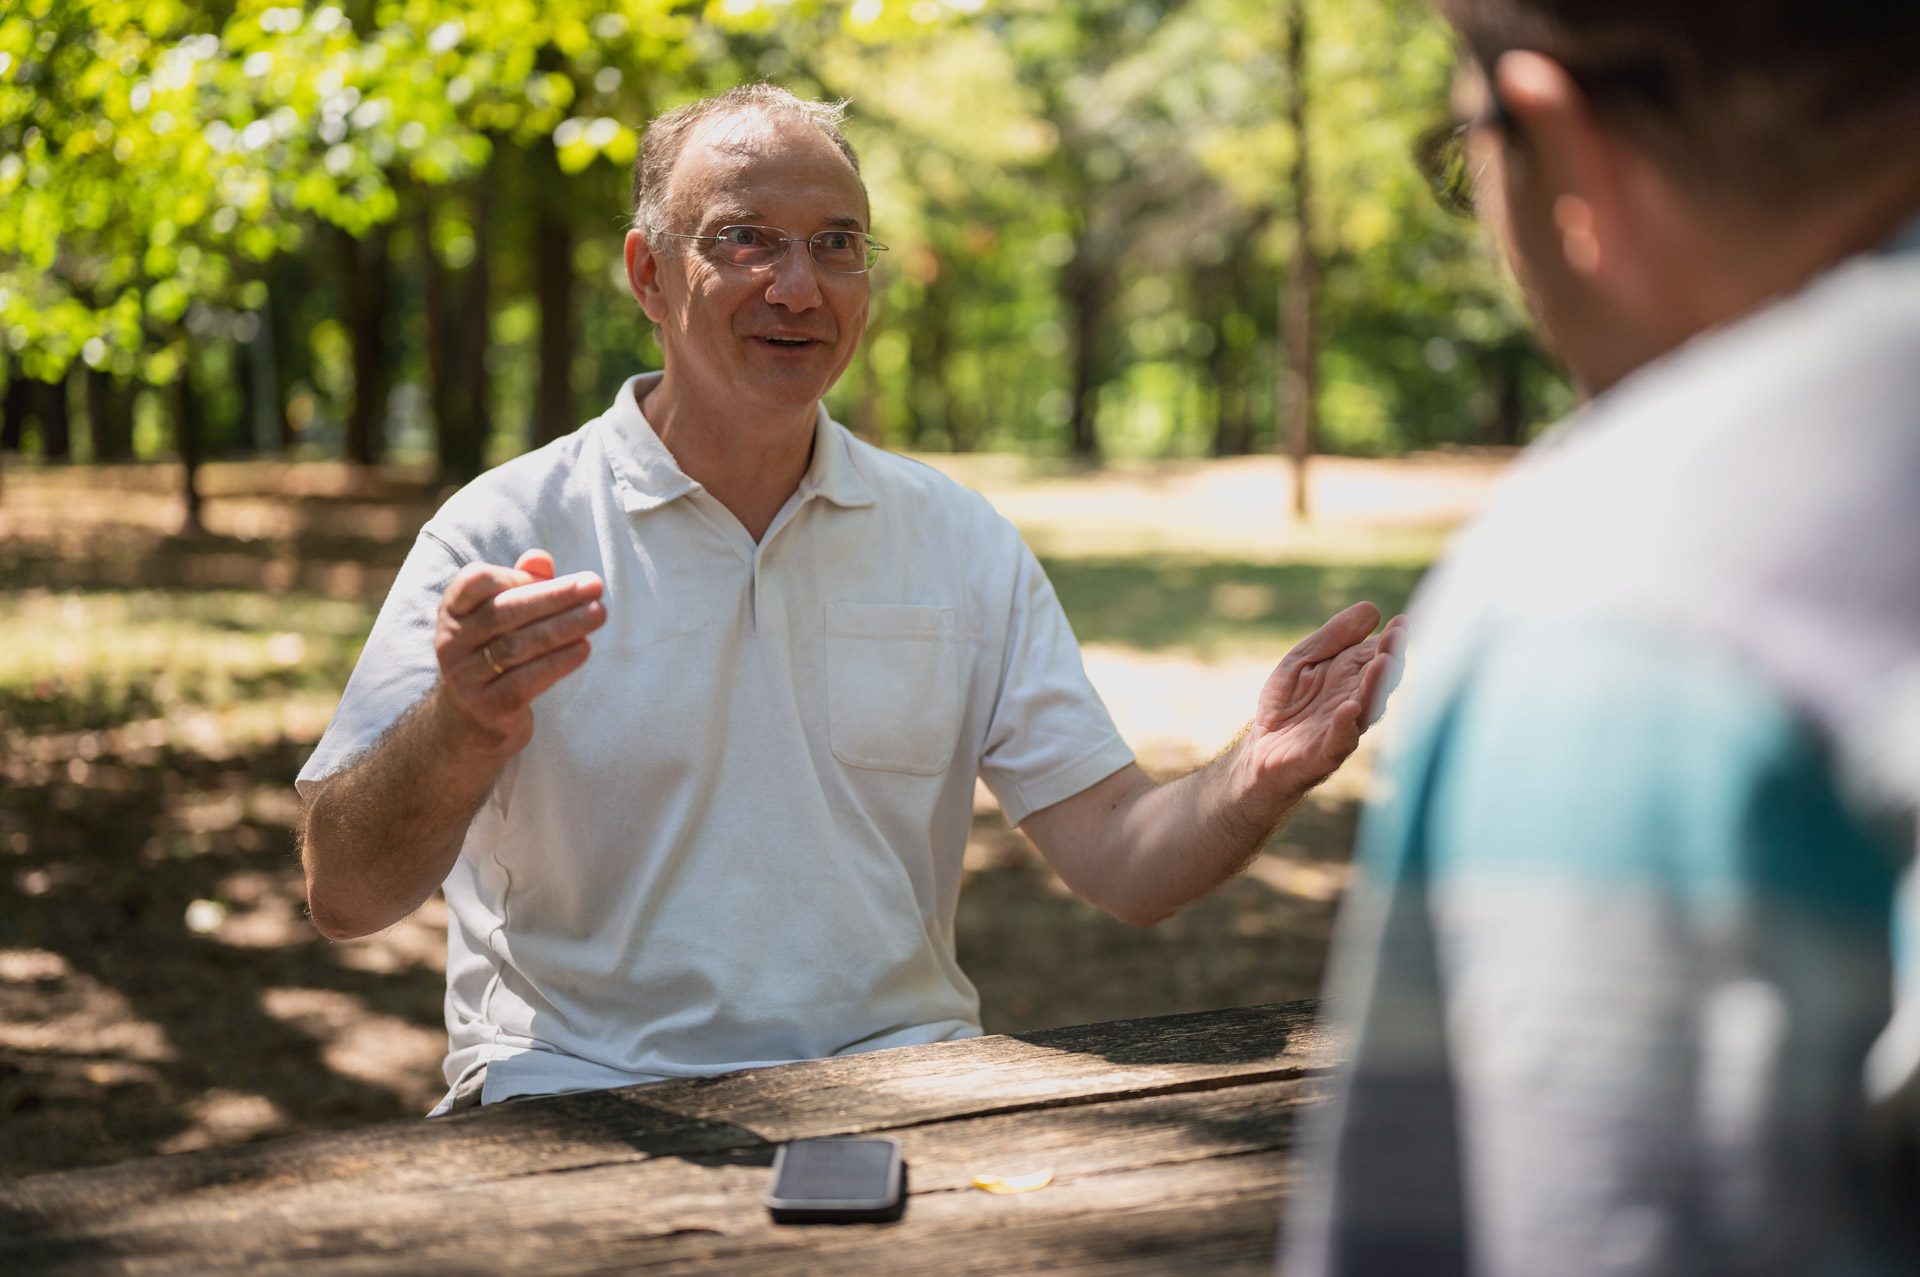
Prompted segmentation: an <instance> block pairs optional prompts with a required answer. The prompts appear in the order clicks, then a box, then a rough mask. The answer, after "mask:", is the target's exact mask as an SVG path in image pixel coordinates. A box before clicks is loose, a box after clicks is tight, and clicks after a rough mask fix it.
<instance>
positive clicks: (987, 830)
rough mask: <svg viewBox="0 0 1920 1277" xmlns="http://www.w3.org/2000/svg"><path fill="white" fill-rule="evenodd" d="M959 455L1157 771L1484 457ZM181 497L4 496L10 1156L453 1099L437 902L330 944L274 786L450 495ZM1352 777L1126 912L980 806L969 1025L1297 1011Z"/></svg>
mask: <svg viewBox="0 0 1920 1277" xmlns="http://www.w3.org/2000/svg"><path fill="white" fill-rule="evenodd" d="M943 464H946V465H947V466H948V468H949V469H950V470H951V471H952V472H953V473H955V474H956V477H959V478H961V479H962V480H963V481H965V482H970V483H973V484H974V485H975V486H977V487H980V488H981V489H982V490H983V491H986V492H987V493H988V495H989V496H990V497H992V498H993V499H994V500H995V501H996V503H997V504H999V505H1000V506H1001V508H1002V509H1003V510H1005V511H1006V512H1007V513H1008V514H1009V515H1010V517H1013V518H1015V519H1016V521H1017V522H1020V523H1021V525H1022V528H1023V531H1025V532H1027V534H1028V536H1029V539H1030V541H1031V542H1032V543H1033V544H1034V545H1035V548H1036V550H1037V551H1038V552H1039V553H1041V554H1042V556H1043V558H1044V559H1045V560H1046V562H1047V565H1048V569H1049V572H1050V574H1051V575H1052V576H1053V577H1054V580H1055V582H1056V585H1057V587H1058V588H1059V591H1060V594H1061V597H1062V599H1063V602H1065V604H1066V605H1067V608H1068V611H1069V615H1070V616H1071V617H1072V619H1073V621H1074V623H1075V627H1076V631H1077V632H1078V633H1079V634H1080V635H1081V637H1082V638H1083V640H1084V641H1085V646H1086V651H1087V659H1088V666H1089V670H1090V672H1091V673H1092V675H1093V677H1094V679H1095V682H1096V684H1097V685H1098V686H1099V687H1100V690H1101V692H1102V695H1103V696H1104V697H1105V698H1106V699H1107V701H1108V703H1109V705H1110V707H1111V708H1112V709H1113V711H1114V714H1115V718H1116V721H1118V722H1119V724H1120V726H1121V729H1122V731H1123V732H1124V733H1125V734H1126V735H1127V736H1128V739H1129V740H1130V741H1132V742H1133V743H1134V745H1135V747H1136V749H1137V750H1138V752H1139V753H1140V755H1141V758H1142V761H1143V763H1145V764H1146V765H1148V766H1149V767H1150V768H1151V769H1153V770H1156V771H1161V772H1172V771H1177V770H1180V769H1183V768H1185V767H1187V766H1190V765H1192V764H1193V763H1195V762H1197V761H1199V760H1201V759H1203V758H1204V757H1205V756H1207V755H1208V754H1210V753H1211V752H1212V751H1213V750H1215V749H1217V748H1218V747H1220V746H1221V745H1223V744H1225V743H1226V741H1227V740H1228V739H1230V738H1231V736H1232V735H1233V733H1234V732H1235V731H1236V730H1237V729H1238V727H1239V725H1240V723H1241V722H1243V721H1244V718H1245V714H1246V712H1247V709H1248V707H1250V705H1251V699H1252V692H1253V690H1254V689H1255V688H1257V687H1258V685H1259V681H1260V679H1261V678H1262V677H1263V674H1264V671H1265V669H1266V668H1268V667H1270V665H1271V663H1272V662H1273V661H1274V660H1276V659H1278V657H1279V655H1280V654H1282V653H1283V652H1284V650H1285V647H1286V645H1287V644H1288V643H1290V642H1291V641H1292V640H1293V639H1294V638H1296V637H1298V635H1299V634H1301V633H1304V632H1305V631H1306V630H1307V629H1308V628H1310V627H1311V624H1312V623H1313V621H1314V620H1315V619H1317V618H1318V617H1322V616H1324V615H1326V613H1327V612H1329V611H1331V610H1332V609H1333V608H1335V607H1337V606H1339V605H1340V604H1341V603H1343V602H1345V601H1348V600H1350V599H1351V598H1353V597H1357V596H1359V594H1366V595H1368V596H1371V597H1374V598H1375V599H1376V601H1378V602H1380V603H1382V604H1383V605H1384V606H1386V607H1388V608H1395V607H1398V606H1401V605H1402V604H1403V603H1404V601H1405V598H1406V596H1407V594H1408V593H1409V592H1410V591H1411V590H1412V588H1413V585H1414V584H1415V582H1416V581H1417V579H1418V576H1419V574H1420V571H1421V570H1422V569H1423V567H1424V565H1425V563H1426V562H1428V561H1429V560H1430V559H1431V557H1432V556H1433V554H1434V553H1435V552H1436V550H1437V548H1438V546H1439V544H1440V541H1441V538H1442V536H1443V534H1444V531H1445V529H1446V527H1447V526H1449V525H1450V524H1452V523H1453V522H1454V521H1456V520H1457V519H1458V518H1460V517H1461V516H1462V515H1463V514H1464V513H1466V512H1468V511H1469V510H1471V508H1472V507H1473V506H1474V505H1475V504H1477V502H1478V501H1479V500H1480V499H1481V497H1482V496H1483V495H1484V492H1485V490H1486V488H1487V486H1488V485H1489V484H1490V483H1491V482H1492V480H1493V478H1494V477H1495V476H1496V475H1497V473H1498V470H1499V468H1500V460H1499V459H1498V458H1432V459H1427V460H1426V461H1425V462H1421V463H1405V462H1381V463H1362V462H1336V463H1328V464H1327V466H1326V467H1325V469H1324V470H1322V471H1320V472H1319V473H1318V475H1317V478H1316V488H1315V497H1316V503H1317V504H1319V505H1321V506H1322V508H1323V514H1322V517H1321V519H1320V521H1319V522H1317V523H1315V524H1311V525H1297V524H1291V523H1289V522H1288V521H1287V520H1286V519H1284V518H1283V517H1280V516H1279V515H1278V514H1277V513H1274V512H1275V511H1278V510H1284V509H1285V508H1286V507H1285V505H1284V504H1282V502H1284V499H1285V474H1284V471H1283V470H1282V469H1281V467H1279V466H1278V465H1277V464H1276V463H1273V462H1271V461H1268V460H1266V459H1249V460H1243V461H1233V462H1220V463H1201V464H1188V465H1183V466H1178V467H1158V468H1155V467H1136V468H1133V469H1128V470H1115V471H1109V472H1102V473H1098V474H1093V475H1071V474H1058V473H1055V474H1044V473H1035V472H1031V471H1030V470H1029V469H1027V468H1023V467H1021V466H1020V465H1018V464H1017V463H1016V462H1014V461H1012V460H1009V459H995V458H959V459H954V460H952V461H950V462H943ZM172 482H173V477H172V475H171V474H170V473H169V472H168V470H167V469H166V468H164V467H127V468H122V469H115V470H80V469H75V470H66V471H58V470H49V471H30V470H21V469H12V470H10V471H9V472H8V473H7V474H6V475H5V476H4V480H3V481H0V1114H3V1115H4V1120H0V1176H7V1175H19V1174H26V1173H31V1172H35V1171H41V1170H49V1169H57V1168H64V1167H73V1166H84V1165H93V1164H100V1163H106V1162H114V1161H119V1160H123V1159H126V1158H129V1157H135V1156H142V1155H147V1154H153V1153H167V1152H175V1151H181V1150H186V1149H193V1148H202V1147H209V1146H213V1145H220V1144H230V1143H237V1142H242V1141H246V1140H252V1139H259V1138H265V1137H269V1136H273V1135H279V1134H285V1133H291V1132H296V1131H306V1130H314V1129H320V1128H327V1127H339V1126H349V1125H355V1124H359V1123H364V1122H370V1121H377V1120H381V1119H386V1118H394V1117H403V1116H408V1115H416V1114H419V1113H421V1112H423V1111H424V1110H425V1108H426V1107H427V1106H428V1105H430V1104H431V1103H432V1102H433V1100H434V1099H435V1098H437V1097H438V1094H439V1092H440V1089H441V1082H440V1077H439V1060H440V1056H441V1054H442V1052H443V1050H444V1047H445V1035H444V1030H443V1028H442V1021H441V992H442V987H441V982H442V974H443V971H444V964H445V957H444V952H443V944H444V934H445V923H444V912H443V910H442V908H441V906H440V905H439V903H438V901H437V900H436V901H433V902H430V903H429V904H428V905H427V906H426V907H424V908H423V909H422V910H421V911H420V912H419V913H417V914H416V915H415V916H413V917H412V918H409V919H408V920H406V921H405V922H403V923H401V924H400V925H398V926H396V927H394V928H392V929H390V930H389V931H387V932H384V933H382V934H381V935H378V936H374V937H370V938H368V939H365V940H360V941H355V942H352V943H348V944H334V943H329V942H327V941H324V940H322V939H320V938H319V937H318V935H317V934H316V933H315V932H314V931H313V930H312V928H311V926H310V925H309V924H308V923H307V922H306V921H305V919H304V917H303V916H302V893H301V885H300V876H299V872H298V868H297V864H296V861H295V859H294V853H293V848H292V844H291V834H290V830H291V826H292V822H293V819H294V816H295V813H296V810H297V807H296V800H295V797H294V794H293V790H292V780H293V777H294V775H295V773H296V772H297V771H298V769H299V766H300V763H301V762H302V761H303V759H304V758H305V756H306V754H307V752H308V751H309V750H310V749H311V747H312V744H313V742H314V741H315V740H317V739H318V736H319V734H320V732H321V731H322V730H323V728H324V726H325V723H326V719H327V716H328V714H329V713H330V712H331V709H332V705H333V702H334V700H335V699H336V698H337V695H338V691H339V687H340V685H341V684H342V683H343V682H344V680H345V676H346V674H347V672H348V671H349V670H350V669H351V666H352V661H353V658H354V656H355V655H356V653H357V650H358V644H359V642H360V641H361V639H363V638H364V635H365V632H366V627H367V626H368V625H370V624H371V619H372V612H373V609H374V608H375V607H376V606H377V604H378V601H379V599H380V597H381V596H382V594H383V593H384V591H385V588H386V585H387V583H388V582H389V581H390V580H391V577H392V573H393V571H394V569H395V568H396V567H397V566H398V563H399V561H400V559H401V557H402V556H403V555H404V553H405V549H406V547H407V545H408V543H409V542H410V540H411V536H412V533H413V531H414V530H415V529H416V528H417V527H418V525H419V523H420V522H421V521H422V520H423V519H424V518H425V517H426V515H427V514H428V513H429V512H430V511H431V509H432V508H433V506H434V505H435V503H436V498H437V495H438V494H436V493H435V492H433V491H432V490H431V489H430V488H429V487H428V486H427V485H426V484H425V483H423V482H421V481H420V480H419V478H418V477H414V476H408V475H406V474H403V473H385V474H381V475H364V474H361V475H356V474H353V473H351V472H349V471H347V470H346V469H344V468H342V467H333V466H324V465H309V466H300V467H277V466H272V465H267V464H250V465H241V464H235V465H227V466H215V467H210V468H209V469H208V472H207V482H206V488H207V490H208V492H209V494H210V500H209V503H208V507H207V520H206V521H207V525H208V533H207V534H206V535H205V536H202V537H198V538H181V537H178V536H175V535H173V533H174V530H175V528H176V527H177V523H178V518H179V513H178V510H179V507H178V504H177V501H176V500H175V498H174V497H173V496H172V495H171V485H172ZM1223 510H1225V511H1228V512H1229V514H1231V513H1232V512H1234V511H1238V512H1239V515H1238V525H1237V527H1238V530H1237V531H1236V524H1235V520H1234V518H1232V517H1227V516H1223V515H1222V514H1221V511H1223ZM1088 528H1093V529H1095V533H1096V534H1095V535H1093V536H1092V537H1091V538H1089V537H1088V535H1087V529H1088ZM1363 753H1364V751H1363ZM1364 784H1365V760H1364V757H1362V758H1359V759H1356V760H1355V762H1354V763H1352V764H1349V766H1348V767H1347V768H1346V769H1344V770H1343V771H1342V773H1341V774H1339V775H1338V776H1336V777H1335V778H1334V780H1333V781H1331V782H1329V784H1328V785H1327V786H1325V787H1324V788H1323V789H1322V790H1321V791H1319V792H1318V793H1316V794H1315V795H1314V797H1313V798H1312V799H1311V800H1310V801H1309V803H1308V804H1307V805H1306V806H1305V807H1303V808H1302V810H1301V811H1300V813H1299V814H1298V815H1297V816H1296V818H1295V819H1294V820H1293V822H1292V823H1291V824H1290V825H1289V826H1288V827H1287V828H1286V829H1284V830H1282V831H1281V833H1280V835H1279V836H1278V837H1277V838H1276V840H1275V842H1274V843H1273V844H1272V845H1271V846H1269V847H1268V848H1267V849H1266V851H1265V852H1264V853H1263V854H1262V855H1261V856H1260V857H1259V858H1258V859H1257V860H1256V861H1255V863H1254V865H1253V866H1252V867H1251V869H1250V870H1249V872H1248V873H1247V874H1246V875H1245V876H1243V877H1241V878H1239V879H1237V880H1236V881H1234V882H1232V883H1230V884H1228V885H1227V886H1226V887H1224V888H1223V889H1221V890H1220V891H1218V892H1216V893H1215V894H1214V895H1212V896H1211V897H1209V898H1208V899H1206V900H1203V901H1201V902H1199V903H1198V904H1196V905H1194V906H1192V907H1191V908H1189V909H1187V910H1185V911H1183V912H1182V913H1181V914H1179V915H1177V916H1176V917H1174V918H1172V919H1170V920H1168V921H1167V922H1164V923H1162V924H1161V925H1160V926H1158V927H1156V928H1153V929H1151V930H1146V931H1142V930H1136V929H1133V928H1130V927H1126V926H1124V925H1122V924H1120V923H1117V922H1115V921H1114V920H1112V919H1111V918H1107V917H1106V916H1104V915H1102V914H1100V913H1098V911H1096V910H1094V909H1092V908H1091V907H1089V906H1087V905H1085V904H1083V903H1081V902H1080V901H1078V900H1076V899H1074V898H1073V897H1072V896H1071V895H1070V893H1068V892H1067V891H1066V890H1065V888H1064V887H1063V885H1062V884H1061V883H1060V881H1059V880H1058V879H1057V878H1056V877H1055V876H1054V875H1053V874H1052V873H1051V872H1050V871H1049V870H1048V869H1047V868H1046V866H1045V865H1044V864H1043V863H1042V862H1041V861H1040V860H1039V858H1038V857H1037V856H1036V855H1034V853H1033V852H1032V850H1031V848H1030V847H1029V846H1028V845H1027V844H1026V842H1025V840H1024V839H1023V838H1022V837H1021V836H1020V835H1019V834H1018V833H1016V832H1013V831H1010V830H1008V829H1007V827H1006V825H1005V823H1004V822H1003V821H1002V820H1001V819H1000V816H999V814H998V812H997V811H996V810H994V809H993V807H992V803H991V800H990V799H985V798H984V797H983V800H982V801H981V803H980V804H979V810H978V811H977V812H976V817H975V822H974V834H973V839H972V842H971V844H970V845H969V847H968V851H967V862H966V863H967V871H968V872H967V880H966V886H965V888H964V890H963V893H962V898H961V904H960V916H959V947H960V959H961V962H962V964H963V965H964V966H965V968H966V969H967V970H968V972H969V973H970V974H971V975H972V976H973V978H974V980H975V982H976V984H977V985H978V987H979V989H980V994H981V1003H982V1015H983V1019H984V1021H985V1025H986V1027H987V1029H988V1030H989V1031H990V1032H991V1031H1018V1030H1024V1029H1031V1028H1039V1027H1046V1026H1051V1025H1058V1024H1073V1023H1084V1022H1089V1021H1095V1020H1101V1019H1112V1018H1118V1017H1125V1016H1137V1015H1155V1014H1163V1013H1170V1012H1176V1011H1187V1010H1198V1009H1204V1008H1211V1007H1219V1006H1228V1005H1235V1004H1242V1003H1249V1002H1263V1001H1273V1000H1281V999H1290V998H1300V997H1309V996H1313V995H1314V994H1315V993H1316V992H1317V990H1318V986H1319V982H1320V978H1321V973H1322V969H1323V965H1324V960H1325V952H1326V946H1327V940H1328V936H1329V934H1330V931H1331V927H1332V921H1333V916H1334V911H1335V908H1336V906H1337V903H1338V900H1339V897H1340V894H1341V892H1342V890H1343V889H1344V886H1345V883H1346V861H1347V856H1348V852H1349V848H1350V846H1351V843H1352V838H1353V831H1354V827H1355V822H1356V819H1357V811H1358V800H1359V796H1360V794H1361V792H1362V790H1363V788H1364Z"/></svg>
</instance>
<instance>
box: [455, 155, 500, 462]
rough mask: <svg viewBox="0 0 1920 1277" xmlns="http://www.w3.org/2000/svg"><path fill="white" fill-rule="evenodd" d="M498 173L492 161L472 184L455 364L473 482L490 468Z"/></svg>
mask: <svg viewBox="0 0 1920 1277" xmlns="http://www.w3.org/2000/svg"><path fill="white" fill-rule="evenodd" d="M494 168H495V161H494V160H489V161H488V162H487V164H486V167H484V168H482V169H481V170H480V171H479V172H478V173H477V174H475V175H474V179H473V261H472V263H471V264H469V265H468V267H467V279H466V295H465V297H463V298H462V299H461V305H460V331H459V344H458V346H457V347H456V349H455V356H454V365H453V377H454V383H455V385H456V387H457V388H458V398H459V399H460V401H461V416H462V418H463V425H464V427H465V429H464V431H463V436H464V437H463V438H462V440H461V443H462V449H461V453H460V456H459V464H458V466H457V472H458V474H459V476H460V478H462V479H471V478H472V477H473V476H474V475H477V474H479V473H480V471H481V469H482V468H483V467H484V465H485V463H486V447H487V438H488V436H489V435H491V434H492V433H493V419H492V414H491V409H490V406H489V400H490V399H491V398H492V396H491V395H490V394H489V393H488V392H489V391H490V390H491V388H492V384H491V378H490V377H489V375H488V372H487V347H488V346H489V344H490V343H491V340H492V336H493V333H492V318H493V279H492V266H491V258H492V241H493V194H494V192H493V185H494Z"/></svg>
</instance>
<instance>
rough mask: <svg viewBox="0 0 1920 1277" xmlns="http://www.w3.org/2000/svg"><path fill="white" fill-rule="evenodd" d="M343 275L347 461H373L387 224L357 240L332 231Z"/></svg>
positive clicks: (380, 401) (387, 295) (380, 408)
mask: <svg viewBox="0 0 1920 1277" xmlns="http://www.w3.org/2000/svg"><path fill="white" fill-rule="evenodd" d="M335 233H336V235H337V236H338V242H339V249H340V266H341V269H342V271H343V273H344V274H345V276H346V286H347V329H348V332H349V334H350V336H351V339H352V343H353V408H352V410H351V411H350V412H349V413H348V414H347V438H346V448H347V460H349V461H353V462H357V463H359V464H360V465H367V466H370V465H374V464H375V463H377V462H378V461H379V460H380V454H381V452H382V451H384V448H385V444H386V439H385V437H384V435H385V431H384V429H383V427H384V426H385V417H386V406H387V343H386V340H385V334H384V332H383V331H382V330H383V329H384V328H385V327H386V320H387V310H388V306H389V303H390V301H391V297H392V291H393V275H392V270H391V268H390V267H389V265H388V262H387V237H388V235H389V234H390V233H391V228H390V227H386V226H377V227H375V228H374V229H372V230H370V231H368V232H367V234H366V237H365V238H363V239H355V238H354V237H353V236H351V235H349V234H347V233H346V232H345V231H336V232H335Z"/></svg>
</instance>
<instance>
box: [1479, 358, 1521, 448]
mask: <svg viewBox="0 0 1920 1277" xmlns="http://www.w3.org/2000/svg"><path fill="white" fill-rule="evenodd" d="M1525 362H1526V353H1525V352H1524V351H1523V350H1522V349H1521V348H1519V347H1516V346H1501V347H1499V348H1498V349H1496V350H1494V351H1493V352H1492V354H1491V356H1490V357H1489V358H1488V360H1487V363H1486V371H1487V380H1488V381H1490V382H1491V383H1492V386H1491V389H1492V391H1493V417H1492V419H1491V420H1490V421H1488V422H1487V442H1489V443H1494V444H1500V445H1503V446H1505V447H1509V448H1511V447H1516V446H1518V445H1519V443H1520V431H1521V428H1522V425H1523V421H1522V418H1523V417H1524V416H1525V408H1524V405H1523V404H1522V402H1521V387H1520V376H1521V372H1522V369H1523V368H1524V366H1525Z"/></svg>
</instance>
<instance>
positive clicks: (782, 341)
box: [760, 337, 813, 349]
mask: <svg viewBox="0 0 1920 1277" xmlns="http://www.w3.org/2000/svg"><path fill="white" fill-rule="evenodd" d="M760 340H761V341H764V342H766V343H767V344H768V345H770V346H786V347H788V348H789V349H791V348H793V347H797V346H811V345H812V344H813V338H811V337H762V338H761V339H760Z"/></svg>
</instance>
